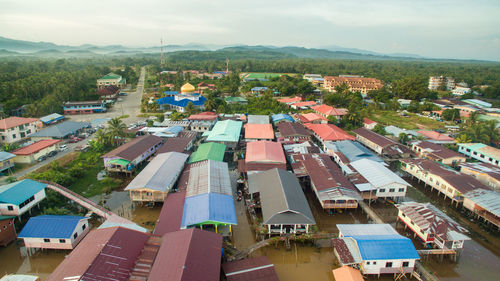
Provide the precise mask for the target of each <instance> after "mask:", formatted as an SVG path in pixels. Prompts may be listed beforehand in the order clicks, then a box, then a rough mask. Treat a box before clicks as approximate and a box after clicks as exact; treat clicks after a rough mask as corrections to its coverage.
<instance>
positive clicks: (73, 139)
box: [68, 137, 82, 143]
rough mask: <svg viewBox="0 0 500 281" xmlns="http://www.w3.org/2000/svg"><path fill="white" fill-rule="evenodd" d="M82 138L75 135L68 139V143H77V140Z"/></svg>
mask: <svg viewBox="0 0 500 281" xmlns="http://www.w3.org/2000/svg"><path fill="white" fill-rule="evenodd" d="M81 140H82V138H79V137H74V138H72V139H70V140H68V143H77V142H79V141H81Z"/></svg>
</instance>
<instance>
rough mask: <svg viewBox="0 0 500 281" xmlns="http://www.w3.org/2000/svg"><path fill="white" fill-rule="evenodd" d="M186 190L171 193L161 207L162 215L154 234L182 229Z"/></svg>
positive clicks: (161, 234)
mask: <svg viewBox="0 0 500 281" xmlns="http://www.w3.org/2000/svg"><path fill="white" fill-rule="evenodd" d="M185 198H186V191H185V190H184V191H181V192H175V193H169V194H168V195H167V198H165V202H163V207H162V208H161V213H160V216H159V217H158V220H157V222H156V226H155V230H154V232H153V233H154V234H155V235H160V236H163V235H164V234H165V233H168V232H173V231H177V230H180V229H181V222H182V212H183V211H184V199H185Z"/></svg>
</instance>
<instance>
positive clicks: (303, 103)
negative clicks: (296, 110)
mask: <svg viewBox="0 0 500 281" xmlns="http://www.w3.org/2000/svg"><path fill="white" fill-rule="evenodd" d="M315 104H316V102H315V101H303V102H297V103H294V104H293V106H296V107H301V106H311V105H315Z"/></svg>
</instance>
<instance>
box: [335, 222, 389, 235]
mask: <svg viewBox="0 0 500 281" xmlns="http://www.w3.org/2000/svg"><path fill="white" fill-rule="evenodd" d="M337 228H338V229H339V231H340V233H342V235H344V236H347V237H348V236H362V235H393V234H398V232H397V231H396V230H395V229H394V228H393V227H392V226H391V225H390V224H337Z"/></svg>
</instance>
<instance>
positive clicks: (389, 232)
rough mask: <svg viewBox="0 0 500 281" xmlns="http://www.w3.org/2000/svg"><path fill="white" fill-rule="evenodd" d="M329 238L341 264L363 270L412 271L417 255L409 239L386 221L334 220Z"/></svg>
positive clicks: (379, 271)
mask: <svg viewBox="0 0 500 281" xmlns="http://www.w3.org/2000/svg"><path fill="white" fill-rule="evenodd" d="M337 228H338V229H339V238H336V239H332V244H333V247H334V253H335V255H336V257H337V258H338V260H339V261H340V263H341V264H342V266H344V265H350V266H353V265H355V266H358V267H359V268H360V269H361V272H362V273H363V274H377V275H380V274H400V273H405V274H406V273H410V274H411V273H412V272H413V270H414V268H415V262H416V261H417V260H419V259H420V256H419V255H418V252H417V250H416V249H415V246H414V245H413V242H412V241H411V240H410V239H409V238H407V237H404V236H402V235H399V233H397V231H396V230H395V229H394V228H393V227H392V226H391V225H389V224H337Z"/></svg>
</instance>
